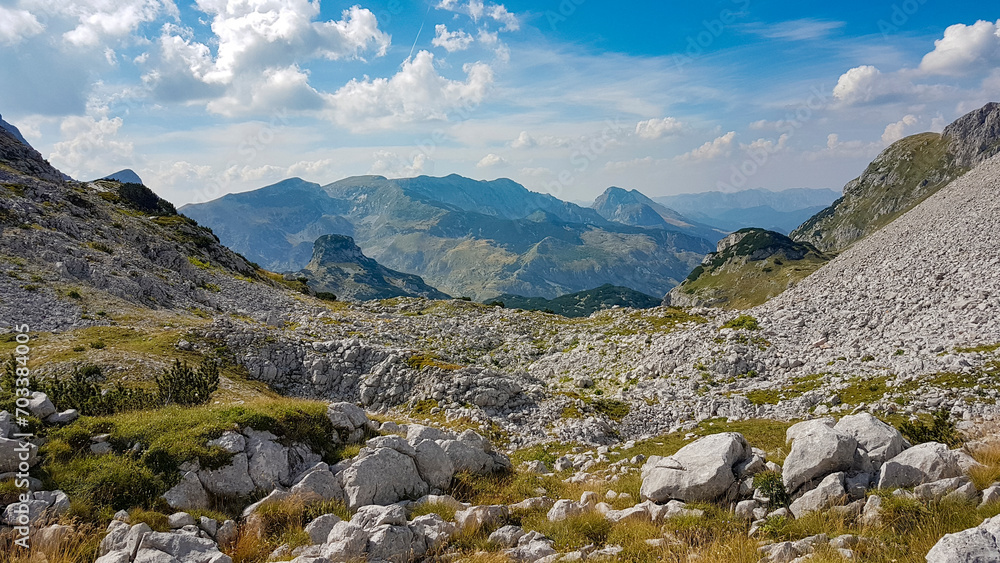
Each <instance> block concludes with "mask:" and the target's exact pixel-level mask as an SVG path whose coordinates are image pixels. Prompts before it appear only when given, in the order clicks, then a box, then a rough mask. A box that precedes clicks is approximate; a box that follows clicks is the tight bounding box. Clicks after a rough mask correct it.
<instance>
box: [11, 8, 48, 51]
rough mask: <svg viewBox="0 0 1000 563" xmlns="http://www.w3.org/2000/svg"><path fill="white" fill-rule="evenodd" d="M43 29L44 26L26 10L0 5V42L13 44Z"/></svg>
mask: <svg viewBox="0 0 1000 563" xmlns="http://www.w3.org/2000/svg"><path fill="white" fill-rule="evenodd" d="M43 31H45V26H44V25H42V24H41V22H39V21H38V18H36V17H35V15H34V14H32V13H31V12H29V11H27V10H14V9H11V8H5V7H3V6H0V43H2V44H6V45H14V44H16V43H20V42H21V41H22V40H24V39H26V38H28V37H33V36H35V35H38V34H39V33H41V32H43Z"/></svg>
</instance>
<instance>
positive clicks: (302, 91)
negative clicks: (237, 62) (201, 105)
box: [206, 65, 325, 116]
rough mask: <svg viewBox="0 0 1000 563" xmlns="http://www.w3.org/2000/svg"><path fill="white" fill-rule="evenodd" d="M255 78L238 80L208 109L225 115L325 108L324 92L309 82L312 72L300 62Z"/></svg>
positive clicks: (209, 104)
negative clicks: (299, 64)
mask: <svg viewBox="0 0 1000 563" xmlns="http://www.w3.org/2000/svg"><path fill="white" fill-rule="evenodd" d="M256 78H257V79H255V80H248V81H238V82H236V83H235V84H234V85H233V87H232V88H230V93H229V94H228V95H226V96H223V97H221V98H219V99H216V100H212V101H211V102H209V103H208V105H207V106H206V107H207V108H208V110H209V111H211V112H213V113H218V114H220V115H226V116H237V115H241V114H245V113H248V112H273V111H275V110H276V108H282V109H289V110H293V111H304V110H318V109H321V108H323V106H324V103H325V102H324V99H323V96H322V95H321V94H320V93H319V92H317V91H316V90H315V89H314V88H313V87H312V86H310V85H309V75H308V73H307V72H305V71H303V70H301V69H300V68H299V67H298V65H292V66H290V67H287V68H270V69H267V70H265V71H264V72H263V73H261V75H260V76H259V77H256Z"/></svg>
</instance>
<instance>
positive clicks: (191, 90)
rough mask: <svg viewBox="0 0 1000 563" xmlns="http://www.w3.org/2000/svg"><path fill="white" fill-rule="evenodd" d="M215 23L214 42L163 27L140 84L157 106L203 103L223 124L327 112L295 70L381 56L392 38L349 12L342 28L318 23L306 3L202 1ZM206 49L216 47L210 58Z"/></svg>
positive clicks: (360, 13) (313, 7) (358, 12)
mask: <svg viewBox="0 0 1000 563" xmlns="http://www.w3.org/2000/svg"><path fill="white" fill-rule="evenodd" d="M197 5H198V9H200V10H201V11H203V12H204V13H206V14H209V15H210V16H212V24H211V27H212V31H213V33H214V34H215V38H214V41H210V42H208V43H202V42H200V41H197V40H195V38H194V32H193V30H191V29H190V28H186V27H182V26H178V25H174V24H170V23H167V24H164V25H163V27H162V32H161V35H160V38H159V51H158V53H157V57H156V60H155V61H150V62H149V67H150V69H149V70H148V71H147V72H146V73H145V74H144V75H143V81H144V82H145V83H146V85H147V86H148V87H149V89H150V91H151V92H152V93H153V95H154V98H155V99H157V100H158V101H168V102H185V101H194V100H208V104H207V108H208V109H209V111H212V112H215V113H220V114H223V115H227V116H234V115H238V114H244V113H252V112H260V111H274V110H277V109H292V110H309V109H320V108H321V107H323V106H324V105H325V100H324V98H323V96H322V95H321V94H320V92H318V91H317V90H315V89H314V88H313V87H312V86H310V84H309V73H308V71H306V70H303V69H302V68H301V66H300V64H301V63H302V62H305V61H309V60H313V59H328V60H339V59H357V58H362V56H363V55H364V54H366V53H369V52H374V53H375V55H376V56H382V55H384V54H385V52H386V49H388V47H389V44H390V41H391V39H390V37H389V36H388V35H387V34H385V33H383V32H382V31H381V30H379V28H378V21H377V20H376V18H375V15H374V14H373V13H372V12H371V11H369V10H366V9H363V8H360V7H359V6H354V7H352V8H349V9H347V10H344V11H343V12H342V14H341V19H340V20H330V21H316V18H317V17H318V16H319V3H318V2H315V3H314V2H309V1H308V0H268V1H267V2H246V1H243V0H199V2H198V4H197ZM209 45H213V46H214V45H217V47H215V52H214V53H213V50H212V48H210V46H209Z"/></svg>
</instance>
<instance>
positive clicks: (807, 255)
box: [663, 229, 830, 309]
mask: <svg viewBox="0 0 1000 563" xmlns="http://www.w3.org/2000/svg"><path fill="white" fill-rule="evenodd" d="M829 259H830V257H829V256H827V255H825V254H823V253H822V252H820V251H818V250H816V247H814V246H812V245H811V244H809V243H801V242H795V241H793V240H792V239H790V238H788V237H786V236H785V235H782V234H780V233H776V232H773V231H766V230H763V229H741V230H739V231H736V232H735V233H733V234H731V235H729V236H727V237H726V238H724V239H722V240H721V241H719V244H718V247H717V249H716V251H715V252H713V253H712V254H709V255H708V256H706V257H705V260H703V261H702V263H701V266H698V267H697V268H695V269H694V270H693V271H692V272H691V274H690V275H689V276H688V277H687V279H686V280H684V282H683V283H682V284H681V285H679V286H677V287H675V288H674V289H672V290H670V293H668V294H667V296H666V297H665V298H664V299H663V304H664V305H669V306H674V307H703V306H710V307H720V306H721V307H726V308H737V309H746V308H749V307H753V306H756V305H760V304H762V303H764V302H765V301H767V300H768V299H771V298H772V297H774V296H776V295H778V294H780V293H781V292H783V291H785V290H787V289H788V288H790V287H792V286H793V285H795V284H796V283H798V282H799V281H800V280H802V279H803V278H805V277H806V276H808V275H809V274H811V273H813V272H815V271H816V270H817V269H819V268H820V267H821V266H822V265H823V264H825V263H826V262H827V261H829Z"/></svg>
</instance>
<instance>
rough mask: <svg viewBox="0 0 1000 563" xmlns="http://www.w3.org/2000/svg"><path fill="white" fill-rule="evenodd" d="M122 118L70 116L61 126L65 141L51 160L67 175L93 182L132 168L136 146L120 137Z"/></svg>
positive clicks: (53, 153) (60, 144)
mask: <svg viewBox="0 0 1000 563" xmlns="http://www.w3.org/2000/svg"><path fill="white" fill-rule="evenodd" d="M122 124H123V122H122V118H120V117H113V118H108V117H107V116H106V115H95V116H91V115H83V116H78V115H74V116H70V117H67V118H65V119H63V121H62V123H61V124H60V126H59V130H60V134H61V136H62V138H63V139H64V140H62V141H59V142H58V143H56V144H55V145H54V146H53V147H52V152H51V153H50V154H49V160H50V161H52V164H53V165H55V166H56V167H57V168H59V169H61V170H63V171H64V172H66V173H67V174H69V175H71V176H73V177H76V178H79V179H83V180H89V179H91V177H94V178H96V177H100V176H101V175H103V174H110V173H111V172H114V170H115V169H118V168H122V167H125V166H131V160H132V150H133V148H132V143H130V142H128V141H124V140H121V139H119V138H118V131H119V130H120V129H121V127H122Z"/></svg>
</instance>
